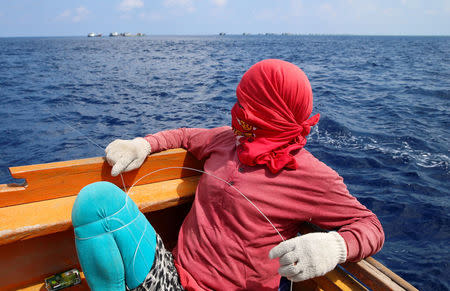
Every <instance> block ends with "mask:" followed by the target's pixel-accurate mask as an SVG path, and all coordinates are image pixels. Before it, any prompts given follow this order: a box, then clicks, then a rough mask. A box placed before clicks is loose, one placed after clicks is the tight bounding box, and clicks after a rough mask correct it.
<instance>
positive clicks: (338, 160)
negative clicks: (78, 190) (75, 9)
mask: <svg viewBox="0 0 450 291" xmlns="http://www.w3.org/2000/svg"><path fill="white" fill-rule="evenodd" d="M265 58H280V59H284V60H287V61H290V62H293V63H294V64H296V65H298V66H299V67H301V68H302V69H303V70H304V71H305V72H306V74H307V75H308V77H309V78H310V81H311V84H312V87H313V92H314V96H315V106H314V113H316V112H320V113H321V115H322V118H321V120H320V122H319V124H318V126H316V127H315V128H314V130H313V131H312V133H311V135H310V138H309V141H308V144H307V149H308V150H309V151H311V152H312V153H313V154H314V155H315V156H317V157H318V158H319V159H321V160H322V161H324V162H325V163H327V164H328V165H329V166H331V167H332V168H334V169H335V170H337V171H338V172H339V173H340V174H341V176H343V177H344V180H345V182H346V184H347V186H348V188H349V190H350V192H351V193H352V194H353V195H355V196H356V197H357V198H358V199H359V200H360V201H361V202H362V203H363V204H364V205H366V206H367V207H368V208H370V209H371V210H372V211H373V212H375V213H376V214H377V215H378V217H379V219H380V221H381V222H382V224H383V226H384V229H385V232H386V243H385V245H384V248H383V249H382V251H381V252H380V253H378V254H377V255H375V258H376V259H378V260H379V261H381V262H382V263H384V264H385V265H386V266H388V267H389V268H391V269H392V270H393V271H395V272H396V273H398V274H399V275H400V276H402V277H403V278H404V279H406V280H408V281H409V282H410V283H412V284H413V285H415V286H416V287H417V288H419V289H420V290H450V279H449V276H448V270H449V262H450V248H449V245H450V211H449V209H450V207H449V205H450V197H449V189H450V179H449V178H450V169H449V163H450V158H449V144H450V143H449V141H450V112H449V108H450V106H449V105H450V104H449V103H450V37H406V36H276V35H275V36H265V35H263V36H256V35H255V36H149V37H142V38H105V37H103V38H85V37H67V38H0V100H1V106H0V124H1V126H0V137H1V138H0V183H9V182H12V181H13V180H12V179H11V178H10V175H9V172H8V167H9V166H19V165H27V164H36V163H46V162H54V161H61V160H68V159H78V158H86V157H93V156H101V155H103V151H102V149H101V148H102V147H105V146H106V145H107V144H108V143H109V142H111V141H112V140H114V139H116V138H122V139H130V138H134V137H136V136H143V135H145V134H148V133H153V132H157V131H160V130H164V129H170V128H177V127H182V126H184V127H215V126H221V125H226V124H230V120H231V119H230V114H229V111H230V109H231V107H232V105H233V104H234V102H235V101H236V97H235V88H236V85H237V83H238V82H239V80H240V77H241V76H242V74H243V73H244V72H245V71H246V70H247V69H248V68H249V67H250V66H251V65H252V64H254V63H255V62H257V61H259V60H262V59H265ZM80 132H81V133H83V135H85V136H88V137H89V138H90V139H91V140H92V141H93V142H91V141H89V140H88V139H86V137H85V136H83V135H81V134H80ZM94 143H95V144H97V145H99V147H98V146H97V145H94Z"/></svg>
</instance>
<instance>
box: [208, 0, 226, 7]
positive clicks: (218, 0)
mask: <svg viewBox="0 0 450 291" xmlns="http://www.w3.org/2000/svg"><path fill="white" fill-rule="evenodd" d="M211 2H212V3H213V4H214V5H216V6H219V7H223V6H225V5H227V0H211Z"/></svg>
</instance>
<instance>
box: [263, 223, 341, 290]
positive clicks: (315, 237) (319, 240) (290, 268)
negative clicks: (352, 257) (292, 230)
mask: <svg viewBox="0 0 450 291" xmlns="http://www.w3.org/2000/svg"><path fill="white" fill-rule="evenodd" d="M269 258H271V259H275V258H280V268H279V269H278V273H279V274H280V275H281V276H284V277H287V278H288V279H289V280H291V281H294V282H298V281H304V280H307V279H311V278H314V277H318V276H323V275H325V274H326V273H328V272H329V271H331V270H333V269H334V268H335V267H336V265H337V264H340V263H343V262H345V260H346V258H347V245H346V243H345V241H344V239H343V238H342V237H341V236H340V235H339V234H338V233H337V232H335V231H332V232H328V233H309V234H305V235H302V236H298V237H295V238H292V239H289V240H286V241H284V242H282V243H280V244H279V245H277V246H276V247H274V248H273V249H272V250H270V253H269Z"/></svg>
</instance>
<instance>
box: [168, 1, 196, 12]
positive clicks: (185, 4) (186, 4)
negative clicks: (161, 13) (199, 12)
mask: <svg viewBox="0 0 450 291" xmlns="http://www.w3.org/2000/svg"><path fill="white" fill-rule="evenodd" d="M164 6H166V7H172V8H181V9H183V10H185V11H187V12H194V11H195V7H194V4H193V3H192V1H191V0H164Z"/></svg>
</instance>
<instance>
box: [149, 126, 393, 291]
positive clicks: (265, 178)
mask: <svg viewBox="0 0 450 291" xmlns="http://www.w3.org/2000/svg"><path fill="white" fill-rule="evenodd" d="M145 138H146V140H147V141H148V142H149V143H150V145H151V148H152V152H157V151H161V150H166V149H171V148H178V147H182V148H185V149H186V150H188V151H189V152H191V153H192V154H193V155H194V156H195V157H197V158H198V159H206V161H205V164H204V170H205V171H206V172H208V173H211V174H213V175H215V176H217V177H220V178H221V179H223V180H225V181H227V182H229V183H231V184H232V185H233V186H234V187H236V188H237V189H239V190H240V191H241V192H242V193H243V194H244V195H245V196H247V197H248V198H249V199H250V200H251V201H252V202H253V203H254V204H255V205H256V206H257V207H258V208H259V209H260V210H261V211H262V212H263V213H264V214H265V215H266V216H267V217H268V218H269V219H270V221H271V222H272V223H273V224H274V225H275V227H276V228H277V229H278V230H279V231H280V233H281V234H282V235H283V237H284V238H285V239H288V238H292V237H294V236H296V235H297V232H298V229H299V225H300V224H301V223H302V222H305V221H309V222H311V223H313V224H315V225H317V226H319V227H321V228H324V229H327V230H337V231H338V233H339V234H340V235H341V236H342V237H343V238H344V240H345V242H346V244H347V253H348V255H347V259H348V260H349V261H358V260H361V259H363V258H365V257H367V256H370V255H372V254H374V253H376V252H377V251H379V250H380V249H381V247H382V245H383V242H384V233H383V229H382V226H381V224H380V222H379V220H378V219H377V217H376V216H375V214H373V213H372V212H371V211H369V210H368V209H367V208H366V207H364V206H363V205H362V204H360V203H359V202H358V201H357V200H356V198H354V197H353V196H352V195H350V194H349V192H348V190H347V187H346V186H345V184H344V183H343V179H342V178H341V177H340V176H339V175H338V174H337V173H336V172H335V171H334V170H332V169H331V168H330V167H328V166H327V165H325V164H324V163H322V162H320V161H319V160H317V159H316V158H315V157H314V156H313V155H312V154H311V153H309V152H308V151H307V150H305V149H301V150H300V151H299V152H298V153H297V154H295V158H296V159H297V161H298V165H299V167H298V169H296V170H282V171H281V172H279V173H277V174H272V173H271V172H270V171H269V170H268V168H266V167H265V166H264V165H258V166H246V165H244V164H242V163H240V161H239V159H238V157H237V154H236V138H235V136H234V134H233V132H232V130H231V128H230V127H220V128H214V129H194V128H183V129H175V130H168V131H162V132H159V133H157V134H153V135H148V136H146V137H145ZM280 242H281V238H280V236H279V235H278V234H277V232H276V231H275V230H274V228H273V227H272V226H271V225H270V224H269V223H268V222H267V220H266V219H265V218H264V217H263V216H262V215H261V214H260V213H259V212H258V211H257V210H256V209H255V208H254V207H253V206H252V205H251V204H250V203H249V202H248V201H247V200H246V199H245V198H244V197H242V196H241V195H240V194H239V193H238V192H237V191H236V190H234V189H233V188H232V187H230V186H229V185H227V184H226V183H224V182H223V181H220V180H218V179H216V178H214V177H213V176H211V175H205V174H204V175H203V176H202V178H201V179H200V182H199V185H198V187H197V192H196V195H195V200H194V203H193V205H192V209H191V211H190V212H189V214H188V215H187V217H186V219H185V220H184V222H183V225H182V227H181V229H180V233H179V237H178V245H177V247H176V249H175V250H174V252H173V254H174V259H175V262H176V266H177V269H178V272H179V274H180V280H181V283H182V284H183V286H184V287H185V289H186V290H198V289H206V290H209V289H213V290H277V288H278V284H279V279H280V277H279V275H278V273H277V269H278V262H277V260H270V259H269V257H268V254H269V251H270V249H271V248H273V247H274V246H276V245H278V244H279V243H280Z"/></svg>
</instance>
